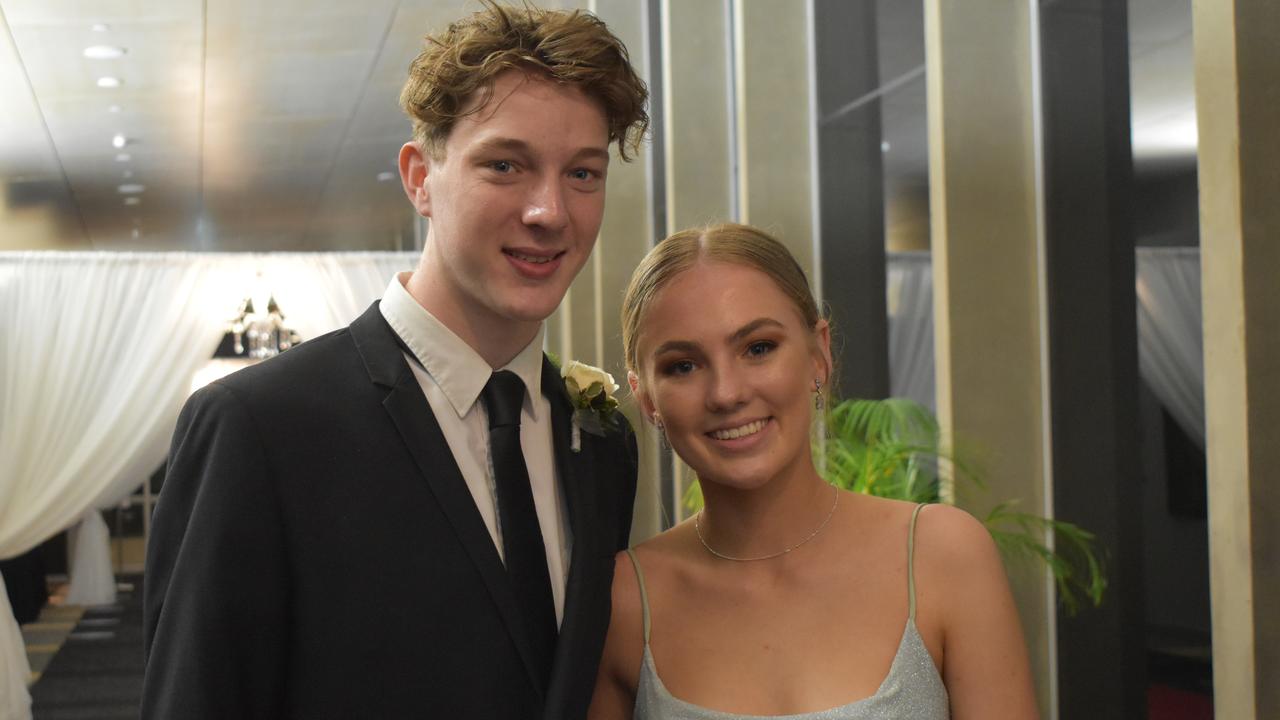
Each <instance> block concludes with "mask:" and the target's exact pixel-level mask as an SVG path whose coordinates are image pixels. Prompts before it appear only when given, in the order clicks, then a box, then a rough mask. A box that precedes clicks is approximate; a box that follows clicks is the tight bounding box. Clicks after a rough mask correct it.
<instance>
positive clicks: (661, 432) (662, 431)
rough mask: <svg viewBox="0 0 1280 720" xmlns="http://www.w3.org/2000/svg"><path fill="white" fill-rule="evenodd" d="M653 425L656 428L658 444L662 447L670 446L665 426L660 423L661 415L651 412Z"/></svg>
mask: <svg viewBox="0 0 1280 720" xmlns="http://www.w3.org/2000/svg"><path fill="white" fill-rule="evenodd" d="M653 426H654V427H655V428H657V429H658V444H659V445H661V446H662V447H664V448H665V447H670V445H669V444H668V443H667V428H666V426H665V425H663V424H662V416H661V415H659V414H658V413H656V412H655V413H654V414H653Z"/></svg>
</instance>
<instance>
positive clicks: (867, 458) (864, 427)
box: [684, 398, 1107, 614]
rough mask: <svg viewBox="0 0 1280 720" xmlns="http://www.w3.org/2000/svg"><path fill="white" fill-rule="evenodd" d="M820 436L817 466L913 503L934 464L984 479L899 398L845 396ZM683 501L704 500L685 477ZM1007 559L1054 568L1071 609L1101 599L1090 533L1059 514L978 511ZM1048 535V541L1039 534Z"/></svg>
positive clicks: (933, 477) (869, 490) (929, 493)
mask: <svg viewBox="0 0 1280 720" xmlns="http://www.w3.org/2000/svg"><path fill="white" fill-rule="evenodd" d="M826 422H827V432H826V434H825V437H824V438H823V439H822V440H821V441H819V442H816V443H815V446H814V454H815V457H817V458H818V459H819V461H818V466H819V472H820V473H821V474H822V476H823V478H824V479H826V480H827V482H830V483H832V484H833V485H837V486H839V487H841V488H844V489H845V490H851V491H853V492H860V493H865V494H867V495H875V496H878V497H885V498H894V499H897V500H907V501H910V502H917V503H921V502H923V503H934V502H941V501H942V499H943V493H942V491H943V483H942V473H941V472H940V468H942V467H943V466H946V467H947V468H949V469H950V475H951V477H952V478H953V479H954V481H955V482H956V483H968V484H971V485H973V486H975V487H978V488H981V487H982V486H983V483H982V480H981V475H980V473H979V472H978V471H977V470H976V469H975V468H974V467H973V465H972V464H971V463H970V462H969V461H968V460H967V459H966V458H964V457H961V456H960V455H958V454H956V453H954V452H952V451H950V450H948V449H946V448H943V447H942V444H941V432H940V429H939V427H938V421H937V419H936V418H935V417H934V416H933V413H932V412H930V411H929V409H928V408H926V407H924V406H922V405H920V404H918V403H916V402H913V401H911V400H907V399H905V398H888V399H885V400H845V401H842V402H840V403H838V404H836V405H835V406H834V407H832V408H831V410H830V412H828V413H827V417H826ZM684 502H685V505H686V507H688V508H689V509H690V510H697V509H698V508H700V507H701V506H702V493H701V488H699V487H698V485H697V483H696V482H694V483H691V484H690V485H689V487H688V488H687V490H686V492H685V495H684ZM981 519H982V522H983V523H984V524H985V525H986V527H987V530H988V532H990V533H991V537H992V539H993V540H995V543H996V546H997V547H998V548H999V549H1000V552H1001V553H1002V554H1003V555H1004V556H1005V558H1006V559H1012V558H1015V557H1027V558H1033V559H1038V560H1040V561H1041V562H1043V563H1045V565H1046V566H1047V567H1048V569H1049V571H1050V572H1052V573H1053V577H1054V581H1055V583H1056V584H1057V587H1058V597H1059V598H1060V600H1061V602H1062V604H1063V607H1064V608H1065V609H1066V610H1067V612H1068V613H1071V614H1074V613H1075V612H1076V611H1077V610H1078V608H1079V605H1080V596H1081V595H1083V596H1084V597H1085V598H1087V599H1088V600H1089V601H1090V602H1091V603H1092V604H1093V605H1095V606H1096V605H1099V604H1101V603H1102V596H1103V593H1104V592H1105V590H1106V586H1107V582H1106V575H1105V573H1104V571H1103V567H1102V563H1101V561H1100V560H1099V558H1098V556H1097V553H1096V552H1095V549H1094V536H1093V533H1090V532H1089V531H1087V530H1084V529H1083V528H1080V527H1078V526H1076V525H1073V524H1072V523H1069V522H1064V521H1061V520H1053V519H1050V518H1045V517H1041V516H1039V515H1035V514H1033V513H1028V512H1023V511H1021V510H1018V509H1017V507H1016V501H1007V502H1002V503H999V504H997V505H996V506H995V507H993V508H992V509H991V510H990V512H988V513H987V514H986V517H984V518H981ZM1050 535H1052V537H1053V539H1054V545H1053V547H1050V546H1049V545H1047V544H1046V543H1045V540H1044V538H1045V537H1048V536H1050Z"/></svg>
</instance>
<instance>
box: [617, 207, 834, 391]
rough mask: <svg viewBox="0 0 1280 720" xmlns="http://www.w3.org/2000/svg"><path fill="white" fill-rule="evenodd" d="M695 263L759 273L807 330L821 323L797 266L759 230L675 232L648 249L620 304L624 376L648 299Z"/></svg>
mask: <svg viewBox="0 0 1280 720" xmlns="http://www.w3.org/2000/svg"><path fill="white" fill-rule="evenodd" d="M701 259H706V260H714V261H717V262H725V263H730V264H733V265H742V266H745V267H749V268H752V269H755V270H759V271H760V272H762V273H764V274H765V275H767V276H769V278H770V279H771V280H773V282H774V284H776V285H777V286H778V289H779V290H781V291H782V292H783V294H784V295H786V296H787V298H788V299H789V300H791V302H792V303H793V304H794V305H795V308H796V310H798V311H799V312H800V317H801V318H802V319H803V320H804V322H805V325H806V326H807V327H809V328H811V329H812V328H813V327H815V326H816V325H817V324H818V321H819V320H822V319H823V318H822V314H821V313H820V312H819V311H818V304H817V302H815V301H814V299H813V292H812V291H811V290H810V289H809V280H808V278H806V277H805V274H804V270H803V269H801V267H800V263H798V262H796V259H795V257H794V256H792V254H791V252H790V251H789V250H787V248H786V246H784V245H783V244H782V243H780V242H778V241H777V240H775V239H774V238H772V237H771V236H769V235H768V234H767V233H765V232H764V231H763V230H760V229H759V228H754V227H751V226H750V225H739V224H737V223H724V224H720V225H710V226H707V227H701V228H690V229H688V230H681V231H680V232H678V233H676V234H674V235H671V236H670V237H668V238H666V239H665V240H663V241H662V242H660V243H658V244H657V245H656V246H654V248H653V249H652V250H650V251H649V254H648V255H645V256H644V259H643V260H641V261H640V265H639V266H637V267H636V270H635V272H634V273H632V275H631V283H630V285H628V286H627V294H626V297H625V298H624V299H623V301H622V347H623V353H624V356H625V358H626V363H627V369H628V370H630V371H632V372H635V373H639V371H640V370H639V368H640V363H639V358H638V356H637V353H638V350H637V348H636V340H637V336H638V335H639V331H640V323H641V321H642V320H644V314H645V311H646V310H647V309H648V307H649V304H650V303H651V302H652V300H653V297H654V295H656V294H657V293H658V291H660V290H661V289H662V288H664V287H666V285H667V284H668V283H670V282H671V281H672V280H673V279H675V277H676V276H677V275H679V274H680V273H682V272H684V271H685V270H688V269H689V268H690V267H692V266H693V265H694V263H696V262H697V261H698V260H701Z"/></svg>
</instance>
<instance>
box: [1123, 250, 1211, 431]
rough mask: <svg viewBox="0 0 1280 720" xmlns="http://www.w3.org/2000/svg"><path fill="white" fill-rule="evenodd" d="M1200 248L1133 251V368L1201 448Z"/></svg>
mask: <svg viewBox="0 0 1280 720" xmlns="http://www.w3.org/2000/svg"><path fill="white" fill-rule="evenodd" d="M1202 327H1203V324H1202V320H1201V311H1200V249H1199V248H1139V249H1138V347H1139V353H1138V365H1139V369H1140V370H1141V373H1142V379H1143V380H1146V381H1147V384H1148V385H1150V386H1151V389H1152V391H1153V392H1154V393H1155V395H1156V397H1158V398H1160V402H1161V403H1163V404H1164V406H1165V407H1166V408H1168V409H1169V414H1170V415H1172V416H1173V419H1174V420H1176V421H1177V423H1178V425H1180V426H1182V429H1183V430H1184V431H1185V432H1186V433H1187V435H1188V436H1189V437H1191V438H1192V439H1194V440H1195V441H1196V442H1197V443H1199V445H1200V447H1204V335H1203V332H1202Z"/></svg>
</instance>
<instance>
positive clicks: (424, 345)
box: [378, 272, 546, 420]
mask: <svg viewBox="0 0 1280 720" xmlns="http://www.w3.org/2000/svg"><path fill="white" fill-rule="evenodd" d="M412 274H413V273H411V272H402V273H399V274H398V275H396V276H395V277H393V278H392V279H391V282H390V284H388V285H387V291H386V292H385V293H383V295H382V301H381V302H380V303H379V304H378V309H379V310H380V311H381V312H382V317H383V318H385V319H386V321H387V324H388V325H390V326H391V329H392V330H394V331H395V332H396V334H397V335H399V336H400V339H401V340H403V341H404V344H405V345H406V346H407V347H408V348H409V350H410V351H411V352H412V353H413V355H414V357H415V358H417V359H418V362H419V363H421V364H422V367H423V369H425V370H426V371H427V374H429V375H430V376H431V378H432V379H433V380H435V382H436V384H437V385H439V386H440V390H441V391H442V392H443V393H444V396H445V397H446V398H448V400H449V404H450V405H451V406H453V410H454V412H456V413H457V414H458V417H460V418H461V417H464V416H465V415H466V414H467V413H469V412H471V407H472V406H473V405H474V404H475V402H476V400H477V399H478V398H479V397H480V392H481V391H482V390H484V386H485V384H486V383H488V382H489V376H490V375H491V374H492V371H491V370H490V369H489V363H487V362H485V360H484V358H482V357H480V353H478V352H476V351H475V349H474V348H472V347H471V346H470V345H468V344H467V343H466V342H465V341H464V340H463V339H462V338H460V337H458V336H457V335H455V334H454V332H453V331H452V330H450V329H449V328H448V327H446V326H445V324H444V323H442V322H440V320H439V319H437V318H436V316H434V315H432V314H431V313H430V312H428V311H427V309H426V308H424V307H422V305H420V304H418V301H417V300H414V299H413V296H412V295H410V294H409V291H408V290H406V289H405V283H407V282H408V280H409V276H410V275H412ZM545 334H546V326H545V325H539V326H538V333H537V334H536V335H534V337H533V340H531V341H530V342H529V344H528V345H526V346H525V347H524V349H523V350H521V351H520V352H519V353H517V354H516V356H515V357H514V358H512V359H511V362H509V363H507V364H506V365H505V366H503V367H502V368H499V369H501V370H510V371H511V372H513V373H515V374H516V375H518V376H519V377H520V379H521V380H523V381H524V386H525V388H526V389H528V391H529V398H530V399H532V398H536V397H537V396H538V393H540V392H542V341H543V336H544V335H545ZM539 406H540V403H536V402H531V403H527V404H526V405H525V407H526V408H532V415H533V419H534V420H538V408H539Z"/></svg>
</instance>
